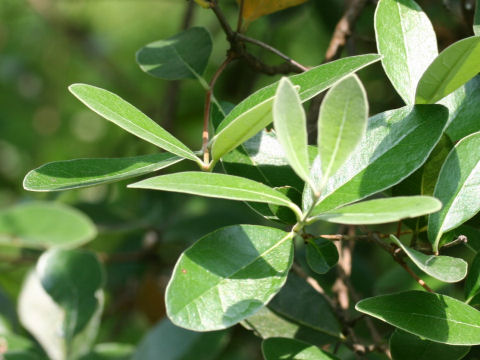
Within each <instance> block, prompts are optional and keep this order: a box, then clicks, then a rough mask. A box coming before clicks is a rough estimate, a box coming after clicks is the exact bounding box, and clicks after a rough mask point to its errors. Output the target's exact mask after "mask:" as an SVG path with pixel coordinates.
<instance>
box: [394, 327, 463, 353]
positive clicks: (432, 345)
mask: <svg viewBox="0 0 480 360" xmlns="http://www.w3.org/2000/svg"><path fill="white" fill-rule="evenodd" d="M469 351H470V347H469V346H451V345H445V344H442V343H438V342H433V341H429V340H424V339H421V338H419V337H418V336H415V335H413V334H409V333H407V332H405V331H402V330H398V329H397V330H395V332H394V333H393V335H392V336H391V337H390V352H391V354H392V359H393V360H411V359H415V360H431V359H435V360H460V359H463V357H464V356H465V355H467V354H468V352H469Z"/></svg>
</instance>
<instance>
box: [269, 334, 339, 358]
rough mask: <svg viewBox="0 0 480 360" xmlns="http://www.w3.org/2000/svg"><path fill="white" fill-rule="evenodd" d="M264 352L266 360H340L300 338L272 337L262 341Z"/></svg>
mask: <svg viewBox="0 0 480 360" xmlns="http://www.w3.org/2000/svg"><path fill="white" fill-rule="evenodd" d="M262 353H263V357H264V359H265V360H283V359H292V360H294V359H298V360H338V358H337V357H336V356H333V355H332V354H329V353H327V352H325V351H323V350H321V349H320V348H318V347H316V346H314V345H311V344H307V343H304V342H301V341H298V340H293V339H285V338H270V339H266V340H264V341H263V342H262Z"/></svg>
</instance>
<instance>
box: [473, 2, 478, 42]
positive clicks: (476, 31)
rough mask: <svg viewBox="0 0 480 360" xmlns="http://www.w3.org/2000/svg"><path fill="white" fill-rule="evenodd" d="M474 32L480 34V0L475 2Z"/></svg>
mask: <svg viewBox="0 0 480 360" xmlns="http://www.w3.org/2000/svg"><path fill="white" fill-rule="evenodd" d="M473 33H474V34H475V35H476V36H480V0H477V1H476V4H475V17H474V19H473Z"/></svg>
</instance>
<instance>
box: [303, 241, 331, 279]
mask: <svg viewBox="0 0 480 360" xmlns="http://www.w3.org/2000/svg"><path fill="white" fill-rule="evenodd" d="M305 256H306V259H307V264H308V266H310V269H312V270H313V271H315V272H316V273H318V274H326V273H327V272H328V271H329V270H330V269H331V268H332V267H333V266H335V265H336V264H337V262H338V251H337V247H336V246H335V245H334V244H333V243H332V242H331V241H329V240H326V239H322V238H318V239H309V240H308V242H307V247H306V250H305Z"/></svg>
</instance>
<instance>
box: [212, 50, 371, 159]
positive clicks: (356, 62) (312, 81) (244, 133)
mask: <svg viewBox="0 0 480 360" xmlns="http://www.w3.org/2000/svg"><path fill="white" fill-rule="evenodd" d="M379 59H380V57H379V55H373V54H369V55H360V56H353V57H348V58H345V59H340V60H337V61H332V62H330V63H327V64H323V65H319V66H317V67H315V68H313V69H311V70H309V71H306V72H304V73H302V74H298V75H293V76H290V77H289V79H290V81H291V82H292V83H293V85H295V86H300V90H299V96H300V99H301V100H302V102H305V101H307V100H309V99H311V98H313V97H314V96H315V95H317V94H319V93H321V92H322V91H324V90H326V89H328V88H329V87H330V86H332V85H333V84H335V83H336V82H337V81H339V80H340V79H343V78H344V77H345V76H348V75H350V74H352V73H354V72H356V71H358V70H360V69H362V68H364V67H365V66H367V65H370V64H372V63H374V62H376V61H378V60H379ZM277 86H278V82H277V83H274V84H271V85H269V86H267V87H265V88H263V89H260V90H258V91H257V92H255V93H254V94H252V95H250V96H249V97H247V98H246V99H245V100H243V101H242V102H241V103H240V104H238V105H237V106H235V108H233V110H232V111H231V112H230V113H229V114H228V115H227V116H226V117H225V119H224V120H223V121H222V122H221V124H220V125H219V127H218V129H217V135H215V137H214V138H213V139H212V157H213V160H214V161H218V160H219V159H220V158H221V157H222V156H223V155H224V154H226V153H228V152H229V151H231V150H233V149H235V148H236V147H237V146H238V145H240V144H241V143H243V142H245V141H246V140H248V139H249V138H251V137H252V136H254V135H255V134H257V133H258V132H260V131H261V130H263V128H265V127H266V126H267V125H268V124H270V123H271V122H272V121H273V117H272V104H273V98H274V95H275V91H276V89H277Z"/></svg>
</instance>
